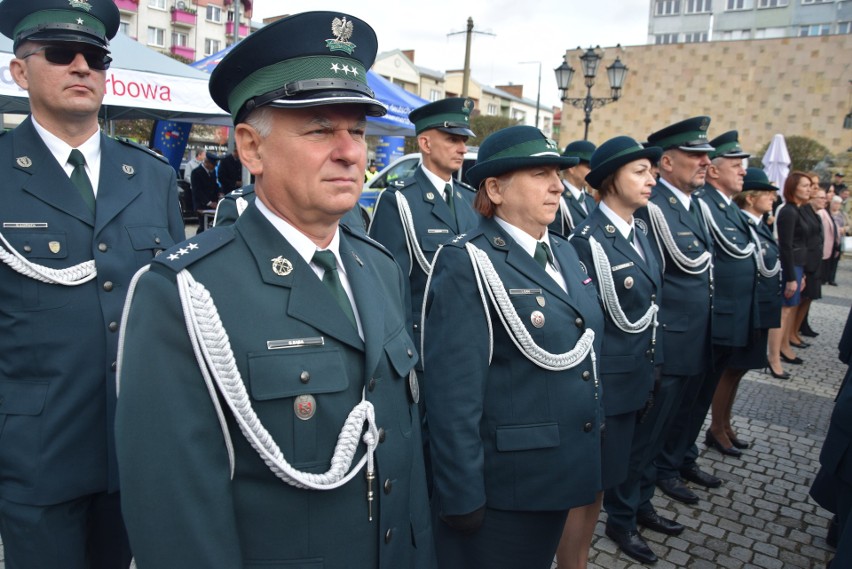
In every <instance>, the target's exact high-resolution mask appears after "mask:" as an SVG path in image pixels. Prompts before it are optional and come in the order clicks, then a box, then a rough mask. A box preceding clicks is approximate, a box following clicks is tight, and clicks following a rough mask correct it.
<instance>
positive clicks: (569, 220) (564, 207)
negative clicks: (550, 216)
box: [559, 196, 574, 233]
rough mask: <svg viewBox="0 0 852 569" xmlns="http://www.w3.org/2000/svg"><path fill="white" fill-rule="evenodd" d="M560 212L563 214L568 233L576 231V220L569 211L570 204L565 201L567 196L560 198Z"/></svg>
mask: <svg viewBox="0 0 852 569" xmlns="http://www.w3.org/2000/svg"><path fill="white" fill-rule="evenodd" d="M559 212H560V213H561V214H562V219H563V220H564V221H565V226H566V227H568V231H566V233H571V232H572V231H574V218H573V217H571V211H570V210H569V209H568V202H566V201H565V196H559Z"/></svg>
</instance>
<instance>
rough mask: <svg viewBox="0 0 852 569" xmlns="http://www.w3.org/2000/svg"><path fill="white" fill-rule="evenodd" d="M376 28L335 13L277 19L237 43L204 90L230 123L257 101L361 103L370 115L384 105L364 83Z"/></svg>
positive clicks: (293, 105)
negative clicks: (225, 112) (208, 89)
mask: <svg viewBox="0 0 852 569" xmlns="http://www.w3.org/2000/svg"><path fill="white" fill-rule="evenodd" d="M377 47H378V43H377V40H376V33H375V32H374V31H373V28H371V27H370V26H369V25H368V24H367V23H366V22H364V21H363V20H360V19H358V18H355V17H353V16H349V15H348V14H341V13H339V12H304V13H302V14H296V15H293V16H289V17H287V18H281V19H280V20H277V21H275V22H273V23H271V24H269V25H267V26H264V27H263V28H261V29H260V30H258V31H256V32H254V33H252V34H250V35H249V36H248V37H247V38H246V39H244V40H243V41H241V42H240V43H238V44H237V45H236V46H234V48H233V49H232V50H231V51H230V52H229V53H228V54H227V55H226V56H225V58H224V59H222V61H221V62H220V63H219V65H217V66H216V68H215V69H214V70H213V73H212V74H211V75H210V95H211V96H212V97H213V100H214V101H215V102H216V104H217V105H219V106H220V107H222V108H223V109H224V110H226V111H228V112H229V113H231V116H232V117H233V118H234V124H237V123H240V122H243V121H244V120H245V118H246V117H247V116H248V115H249V113H250V112H251V111H252V110H254V109H256V108H258V107H262V106H270V107H277V108H284V109H297V108H304V107H316V106H320V105H337V104H361V105H364V106H365V107H366V113H367V114H368V115H370V116H377V117H379V116H383V115H385V113H387V108H386V107H385V106H384V105H383V104H382V103H381V102H379V101H378V100H377V99H376V98H375V94H374V93H373V90H372V89H370V87H369V86H368V85H367V70H368V69H369V68H370V66H371V65H373V60H375V58H376V49H377Z"/></svg>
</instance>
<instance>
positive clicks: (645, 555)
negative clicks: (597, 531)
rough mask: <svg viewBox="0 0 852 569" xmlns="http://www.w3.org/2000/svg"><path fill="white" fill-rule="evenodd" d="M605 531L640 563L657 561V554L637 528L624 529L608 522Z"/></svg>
mask: <svg viewBox="0 0 852 569" xmlns="http://www.w3.org/2000/svg"><path fill="white" fill-rule="evenodd" d="M604 533H605V534H606V536H607V537H608V538H610V539H611V540H612V541H613V542H615V544H616V545H617V546H618V548H619V549H620V550H621V551H623V552H624V554H625V555H627V556H629V557H632V558H633V559H635V560H636V561H638V562H639V563H656V562H657V556H656V555H654V552H653V551H651V548H650V547H648V542H646V541H645V538H643V537H642V536H641V535H639V532H638V531H636V530H624V529H620V528H616V527H615V526H611V525H609V524H607V526H606V529H605V530H604Z"/></svg>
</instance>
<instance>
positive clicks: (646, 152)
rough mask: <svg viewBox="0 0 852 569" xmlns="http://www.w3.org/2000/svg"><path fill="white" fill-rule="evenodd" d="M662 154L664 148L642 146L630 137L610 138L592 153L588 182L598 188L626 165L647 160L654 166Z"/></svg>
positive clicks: (587, 176) (587, 175)
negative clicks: (643, 159)
mask: <svg viewBox="0 0 852 569" xmlns="http://www.w3.org/2000/svg"><path fill="white" fill-rule="evenodd" d="M662 154H663V149H662V148H659V147H657V146H648V147H645V146H642V145H641V144H639V143H638V142H636V141H635V140H633V139H632V138H630V137H629V136H616V137H615V138H610V139H609V140H607V141H606V142H604V143H603V144H601V145H600V146H598V147H597V149H596V150H595V151H594V153H592V160H591V164H590V167H591V171H590V172H589V173H588V174H586V182H588V183H589V185H590V186H592V187H593V188H597V187H599V186H600V183H601V182H603V181H604V180H605V179H606V177H607V176H609V175H611V174H614V173H615V172H616V170H618V169H619V168H621V167H622V166H624V165H625V164H629V163H630V162H633V161H634V160H639V159H640V158H647V159H648V160H650V161H651V163H652V164H653V163H654V162H656V161H658V160H659V159H660V156H662Z"/></svg>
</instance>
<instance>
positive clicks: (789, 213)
mask: <svg viewBox="0 0 852 569" xmlns="http://www.w3.org/2000/svg"><path fill="white" fill-rule="evenodd" d="M798 217H799V212H798V210H797V209H796V207H795V206H792V205H790V206H784V207H782V208H781V211H779V212H778V218H777V219H776V220H775V225H776V226H777V228H778V251H779V254H780V258H781V272H782V274H783V275H784V281H785V282H793V281H795V280H796V271H795V266H794V264H793V246H794V245H793V234H794V233H795V231H796V222H797V220H798Z"/></svg>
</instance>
